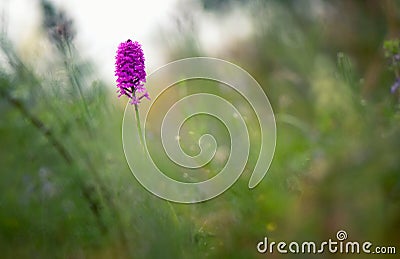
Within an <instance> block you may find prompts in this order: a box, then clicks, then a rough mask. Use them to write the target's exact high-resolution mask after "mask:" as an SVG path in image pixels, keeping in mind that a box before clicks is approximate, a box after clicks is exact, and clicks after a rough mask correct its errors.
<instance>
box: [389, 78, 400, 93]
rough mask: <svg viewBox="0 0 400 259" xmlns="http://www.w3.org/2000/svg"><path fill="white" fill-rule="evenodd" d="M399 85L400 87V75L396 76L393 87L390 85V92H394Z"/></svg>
mask: <svg viewBox="0 0 400 259" xmlns="http://www.w3.org/2000/svg"><path fill="white" fill-rule="evenodd" d="M399 87H400V77H398V78H396V81H395V82H394V84H393V85H392V87H390V92H391V93H392V94H394V93H395V92H396V90H397V89H398V88H399Z"/></svg>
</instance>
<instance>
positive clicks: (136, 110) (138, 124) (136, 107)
mask: <svg viewBox="0 0 400 259" xmlns="http://www.w3.org/2000/svg"><path fill="white" fill-rule="evenodd" d="M135 114H136V126H137V128H138V132H139V137H140V143H141V144H142V147H143V148H144V147H145V146H144V136H143V132H142V127H141V126H140V117H139V106H138V105H137V104H135Z"/></svg>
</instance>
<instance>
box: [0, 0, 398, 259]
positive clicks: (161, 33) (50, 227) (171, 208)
mask: <svg viewBox="0 0 400 259" xmlns="http://www.w3.org/2000/svg"><path fill="white" fill-rule="evenodd" d="M35 3H36V5H37V6H38V8H39V10H40V13H39V15H40V16H39V17H40V18H39V19H40V22H39V23H38V25H37V33H36V34H37V35H36V37H35V39H34V41H35V42H29V43H25V44H27V45H28V48H29V49H30V53H35V55H32V54H30V55H27V54H26V52H24V51H23V50H24V49H23V48H21V47H19V44H21V43H20V42H16V41H15V40H12V39H10V37H9V32H12V30H13V28H8V27H7V23H6V22H5V19H2V23H1V24H2V33H1V52H0V68H1V72H0V114H1V117H0V144H1V149H0V165H1V166H0V170H1V173H0V258H258V257H260V258H261V257H266V256H268V257H269V258H279V257H281V256H283V255H279V254H278V253H274V254H267V255H265V254H264V255H263V254H259V253H258V252H257V249H256V245H257V243H258V242H259V241H261V240H263V238H264V237H268V238H269V240H271V241H288V242H290V241H293V240H297V241H299V242H301V241H305V240H308V241H310V240H313V241H316V242H319V241H324V240H327V239H329V238H332V239H334V238H335V235H336V232H337V231H338V230H340V229H344V230H346V231H347V233H348V235H349V240H359V241H364V240H369V241H371V242H372V243H373V244H374V245H381V246H396V247H397V250H398V251H397V253H399V252H400V251H399V249H400V236H399V230H400V203H399V201H400V200H399V199H400V161H399V158H400V110H399V108H400V106H399V100H400V99H399V97H400V95H399V91H397V92H395V93H391V92H390V87H391V86H392V84H393V83H394V82H395V80H396V67H393V64H392V63H391V60H390V59H388V58H387V57H385V52H384V49H383V46H384V42H385V41H387V40H393V39H396V38H399V37H400V2H398V1H395V0H392V1H391V0H385V1H345V0H341V1H334V2H333V1H327V0H326V1H325V0H320V1H295V0H292V1H291V0H287V1H278V0H258V1H246V0H236V1H235V0H217V1H212V0H203V1H177V2H176V3H175V5H176V6H175V7H174V8H175V12H174V13H173V14H171V17H170V20H171V21H172V22H171V24H173V25H174V26H169V27H163V26H159V27H158V29H157V30H154V31H152V32H149V35H150V36H149V37H151V39H152V40H153V41H154V42H156V43H157V44H156V46H157V48H159V49H160V50H161V51H162V52H163V53H165V57H164V58H165V60H166V62H169V61H173V60H176V59H180V58H185V57H192V56H212V57H218V58H222V59H226V60H228V61H230V62H233V63H235V64H237V65H239V66H241V67H243V68H244V69H245V70H247V71H248V72H249V73H250V74H251V75H252V76H253V77H254V78H255V79H256V80H257V81H258V82H259V83H260V85H261V86H262V87H263V90H264V91H265V93H266V94H267V95H268V98H269V100H270V102H271V105H272V107H273V109H274V112H275V115H276V122H277V134H278V139H277V146H276V153H275V157H274V160H273V162H272V165H271V168H270V170H269V172H268V174H267V177H266V178H265V179H264V180H263V181H262V182H261V183H260V184H259V185H258V186H257V187H256V188H255V189H254V190H251V191H250V190H249V189H248V188H247V183H248V180H249V176H250V173H251V169H252V166H254V161H255V159H256V157H257V150H258V149H259V145H257V143H258V142H257V136H258V134H254V135H251V136H250V138H251V143H252V150H251V155H252V156H251V158H250V162H249V164H248V166H247V167H246V169H245V172H244V175H243V176H242V177H241V178H240V179H239V181H238V182H237V183H236V184H235V185H234V186H233V187H232V188H231V189H229V190H228V191H227V192H225V193H224V194H222V195H221V196H219V197H217V198H215V199H213V200H210V201H207V202H203V203H199V204H192V205H183V204H175V203H169V202H166V201H164V200H162V199H159V198H157V197H155V196H153V195H152V194H150V193H149V192H147V191H146V190H145V189H144V188H143V187H142V186H141V185H140V184H139V183H138V182H137V181H136V179H135V178H134V177H133V175H132V173H131V172H130V170H129V168H128V165H127V163H126V161H125V157H124V153H123V148H122V141H121V123H122V116H123V111H124V107H125V104H126V101H127V100H126V99H123V98H121V99H118V98H117V94H116V93H115V90H116V88H115V85H114V84H112V83H110V82H108V81H107V80H106V79H104V77H103V75H100V73H99V72H98V70H97V67H98V66H99V64H96V63H95V62H94V61H92V60H90V58H87V55H85V53H82V52H84V51H81V49H80V47H79V45H78V44H75V41H74V40H75V37H76V36H77V35H79V33H80V31H79V27H77V26H74V17H73V16H72V15H70V14H69V13H68V12H64V11H62V10H61V9H60V8H59V7H58V6H57V5H55V4H53V3H52V2H51V1H50V2H47V1H36V2H35ZM132 8H139V9H140V6H135V7H132ZM3 14H4V12H3ZM2 17H3V18H4V17H6V16H4V15H3V16H2ZM202 19H203V20H202ZM204 19H209V20H210V21H217V22H219V21H220V22H221V24H222V25H220V27H219V28H220V29H219V30H216V28H214V27H213V26H216V25H215V24H214V25H213V23H210V24H211V25H209V27H208V28H206V29H204V28H203V29H200V24H201V23H202V22H204ZM240 19H245V21H246V24H247V25H248V27H246V28H242V27H240V26H236V27H235V26H232V21H235V20H240ZM224 26H226V27H227V28H225V27H224ZM228 27H229V28H228ZM224 29H226V30H224ZM115 30H118V28H115ZM242 30H246V31H248V32H247V33H245V34H243V33H241V32H243V31H242ZM208 32H209V34H207V33H208ZM225 32H226V34H225ZM134 33H135V32H132V35H133V34H134ZM204 34H206V36H207V35H208V36H209V39H211V41H209V42H214V43H215V44H214V45H212V44H211V43H210V45H207V44H205V43H204V40H201V39H202V38H204ZM236 34H238V35H241V37H234V36H235V35H236ZM132 35H127V36H126V37H127V38H129V37H133V36H132ZM202 35H203V36H202ZM243 35H245V36H243ZM206 38H207V37H206ZM113 40H114V41H115V40H116V41H117V42H119V41H124V40H126V39H125V38H123V39H113ZM218 43H219V44H218ZM92 44H94V45H95V44H96V43H95V42H93V43H92ZM144 47H145V46H144ZM116 48H117V45H116V46H115V51H116ZM397 51H398V50H397ZM393 54H395V53H393ZM109 55H112V56H114V55H115V53H114V52H113V53H110V54H109ZM145 55H146V52H145ZM150 72H151V71H148V73H150ZM109 74H110V75H111V76H113V74H114V71H109ZM183 87H185V86H183ZM196 87H197V86H196V84H192V86H191V87H189V86H187V89H188V90H187V91H188V92H191V91H192V90H193V92H197V91H198V89H196ZM208 87H211V88H212V86H208ZM181 88H182V86H181ZM188 92H184V93H183V94H186V93H188ZM173 94H176V96H177V97H178V96H179V95H181V94H182V93H181V92H179V91H176V92H174V93H173ZM231 98H233V99H234V98H235V97H234V96H233V95H232V96H231ZM250 118H252V119H250V120H254V117H251V116H250ZM207 123H209V124H210V125H211V126H210V125H208V124H205V122H203V121H202V118H198V119H197V120H194V121H193V122H192V124H190V125H187V129H186V130H187V131H188V132H189V131H191V130H194V129H197V130H198V131H197V132H198V133H199V132H200V133H201V132H204V131H205V130H206V129H207V128H209V127H217V128H218V127H219V128H220V130H215V131H214V133H215V134H217V135H218V134H219V135H220V137H221V138H222V139H224V136H226V132H225V131H224V129H223V128H221V127H220V125H218V123H215V122H213V121H212V120H211V121H208V122H207ZM250 124H251V121H250ZM253 126H254V125H253ZM197 138H198V135H197V134H194V135H193V136H189V135H188V136H187V137H185V138H184V140H183V141H182V142H183V146H185V145H187V146H188V147H190V145H192V144H195V143H196V141H197ZM154 145H157V143H155V144H154ZM189 153H190V152H189ZM159 156H160V161H162V160H161V158H163V157H164V154H159ZM220 167H221V165H220V164H219V163H218V162H217V163H215V164H210V165H208V167H207V168H205V169H204V170H205V171H206V172H207V173H208V176H209V175H214V174H216V173H217V172H218V170H219V169H220ZM171 171H173V173H174V172H175V169H171ZM176 177H179V176H176ZM201 177H203V176H201ZM322 256H323V257H327V258H330V257H332V258H333V257H335V258H337V257H344V258H364V257H365V255H363V254H361V255H346V254H329V253H326V254H323V255H304V254H303V255H302V254H300V255H296V254H291V255H290V254H289V255H286V257H288V258H298V257H304V258H320V257H322ZM375 256H376V257H377V258H378V257H379V258H381V257H385V258H386V257H387V258H396V257H395V256H393V255H392V256H390V255H385V256H382V255H381V256H377V255H375ZM368 257H369V258H374V255H369V256H368Z"/></svg>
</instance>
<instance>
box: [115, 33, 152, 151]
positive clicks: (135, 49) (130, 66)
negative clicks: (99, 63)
mask: <svg viewBox="0 0 400 259" xmlns="http://www.w3.org/2000/svg"><path fill="white" fill-rule="evenodd" d="M144 60H145V59H144V54H143V50H142V46H141V45H140V43H138V42H137V41H131V40H130V39H129V40H127V41H126V42H122V43H120V44H119V46H118V50H117V55H116V56H115V76H116V77H117V80H116V82H117V87H118V90H117V92H119V95H118V97H121V96H123V95H125V96H127V97H128V98H129V99H130V100H131V101H130V103H131V104H133V105H134V106H135V113H136V123H137V127H138V131H139V136H140V140H141V142H142V145H144V139H143V134H142V130H141V126H140V120H139V110H138V105H139V103H140V101H141V100H142V99H143V98H147V99H149V100H150V98H149V94H148V93H147V90H146V88H145V87H144V83H145V82H146V71H145V65H144Z"/></svg>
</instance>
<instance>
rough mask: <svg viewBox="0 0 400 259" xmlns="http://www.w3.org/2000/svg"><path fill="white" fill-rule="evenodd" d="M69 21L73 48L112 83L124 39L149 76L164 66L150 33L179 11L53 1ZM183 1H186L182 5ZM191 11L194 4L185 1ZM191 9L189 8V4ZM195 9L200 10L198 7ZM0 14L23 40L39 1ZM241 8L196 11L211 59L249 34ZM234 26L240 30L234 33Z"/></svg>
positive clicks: (12, 0)
mask: <svg viewBox="0 0 400 259" xmlns="http://www.w3.org/2000/svg"><path fill="white" fill-rule="evenodd" d="M52 2H53V3H55V4H56V6H59V7H61V8H62V9H64V10H66V11H67V13H68V14H69V15H70V16H71V17H72V18H73V19H74V22H75V26H76V28H77V31H78V34H77V37H76V44H77V46H78V48H80V50H81V53H83V54H85V57H88V58H91V59H93V61H94V63H95V64H96V67H97V69H98V70H99V73H100V76H101V77H102V78H103V79H105V80H107V82H109V83H111V82H113V80H115V79H114V57H115V52H116V48H117V46H118V44H119V43H120V42H121V41H124V40H126V39H128V38H131V39H132V40H137V41H139V42H140V43H141V44H142V46H143V50H144V53H145V57H146V70H147V72H148V73H150V72H152V71H154V70H155V69H156V68H158V67H160V66H162V65H164V64H166V63H167V62H169V61H171V60H166V59H165V57H164V55H163V52H162V49H163V48H162V46H163V43H162V42H155V38H154V33H157V31H158V30H159V29H160V28H163V27H168V25H170V26H171V25H172V24H173V23H172V19H173V17H174V15H177V14H178V13H179V7H180V6H179V4H178V0H130V1H128V0H112V1H89V0H86V1H84V0H52ZM186 3H187V2H186ZM189 3H190V8H191V9H196V7H198V6H199V5H198V4H194V3H196V2H195V1H193V2H189ZM192 5H193V6H192ZM197 9H199V8H197ZM0 10H1V11H2V12H3V14H5V15H6V17H7V20H8V34H9V36H10V37H11V39H12V40H13V41H14V42H21V43H23V42H27V41H29V39H31V38H32V34H33V33H35V32H37V30H38V29H37V28H38V27H39V26H40V22H41V20H40V15H41V12H40V9H39V1H38V0H37V1H35V0H0ZM241 11H242V10H236V11H233V12H232V13H231V14H229V15H223V14H219V15H218V16H217V15H215V14H209V13H203V12H200V11H198V12H196V15H198V17H197V21H196V22H198V24H199V28H200V29H199V41H200V42H199V43H200V44H201V45H202V47H203V49H204V50H205V51H206V52H207V53H209V54H210V55H213V54H216V52H218V51H219V50H220V49H224V47H225V44H227V43H228V42H232V38H242V37H246V36H248V34H249V33H250V32H251V25H250V23H249V21H248V19H246V17H245V16H244V15H243V14H241V13H242V12H241ZM238 28H240V29H239V30H238Z"/></svg>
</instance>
